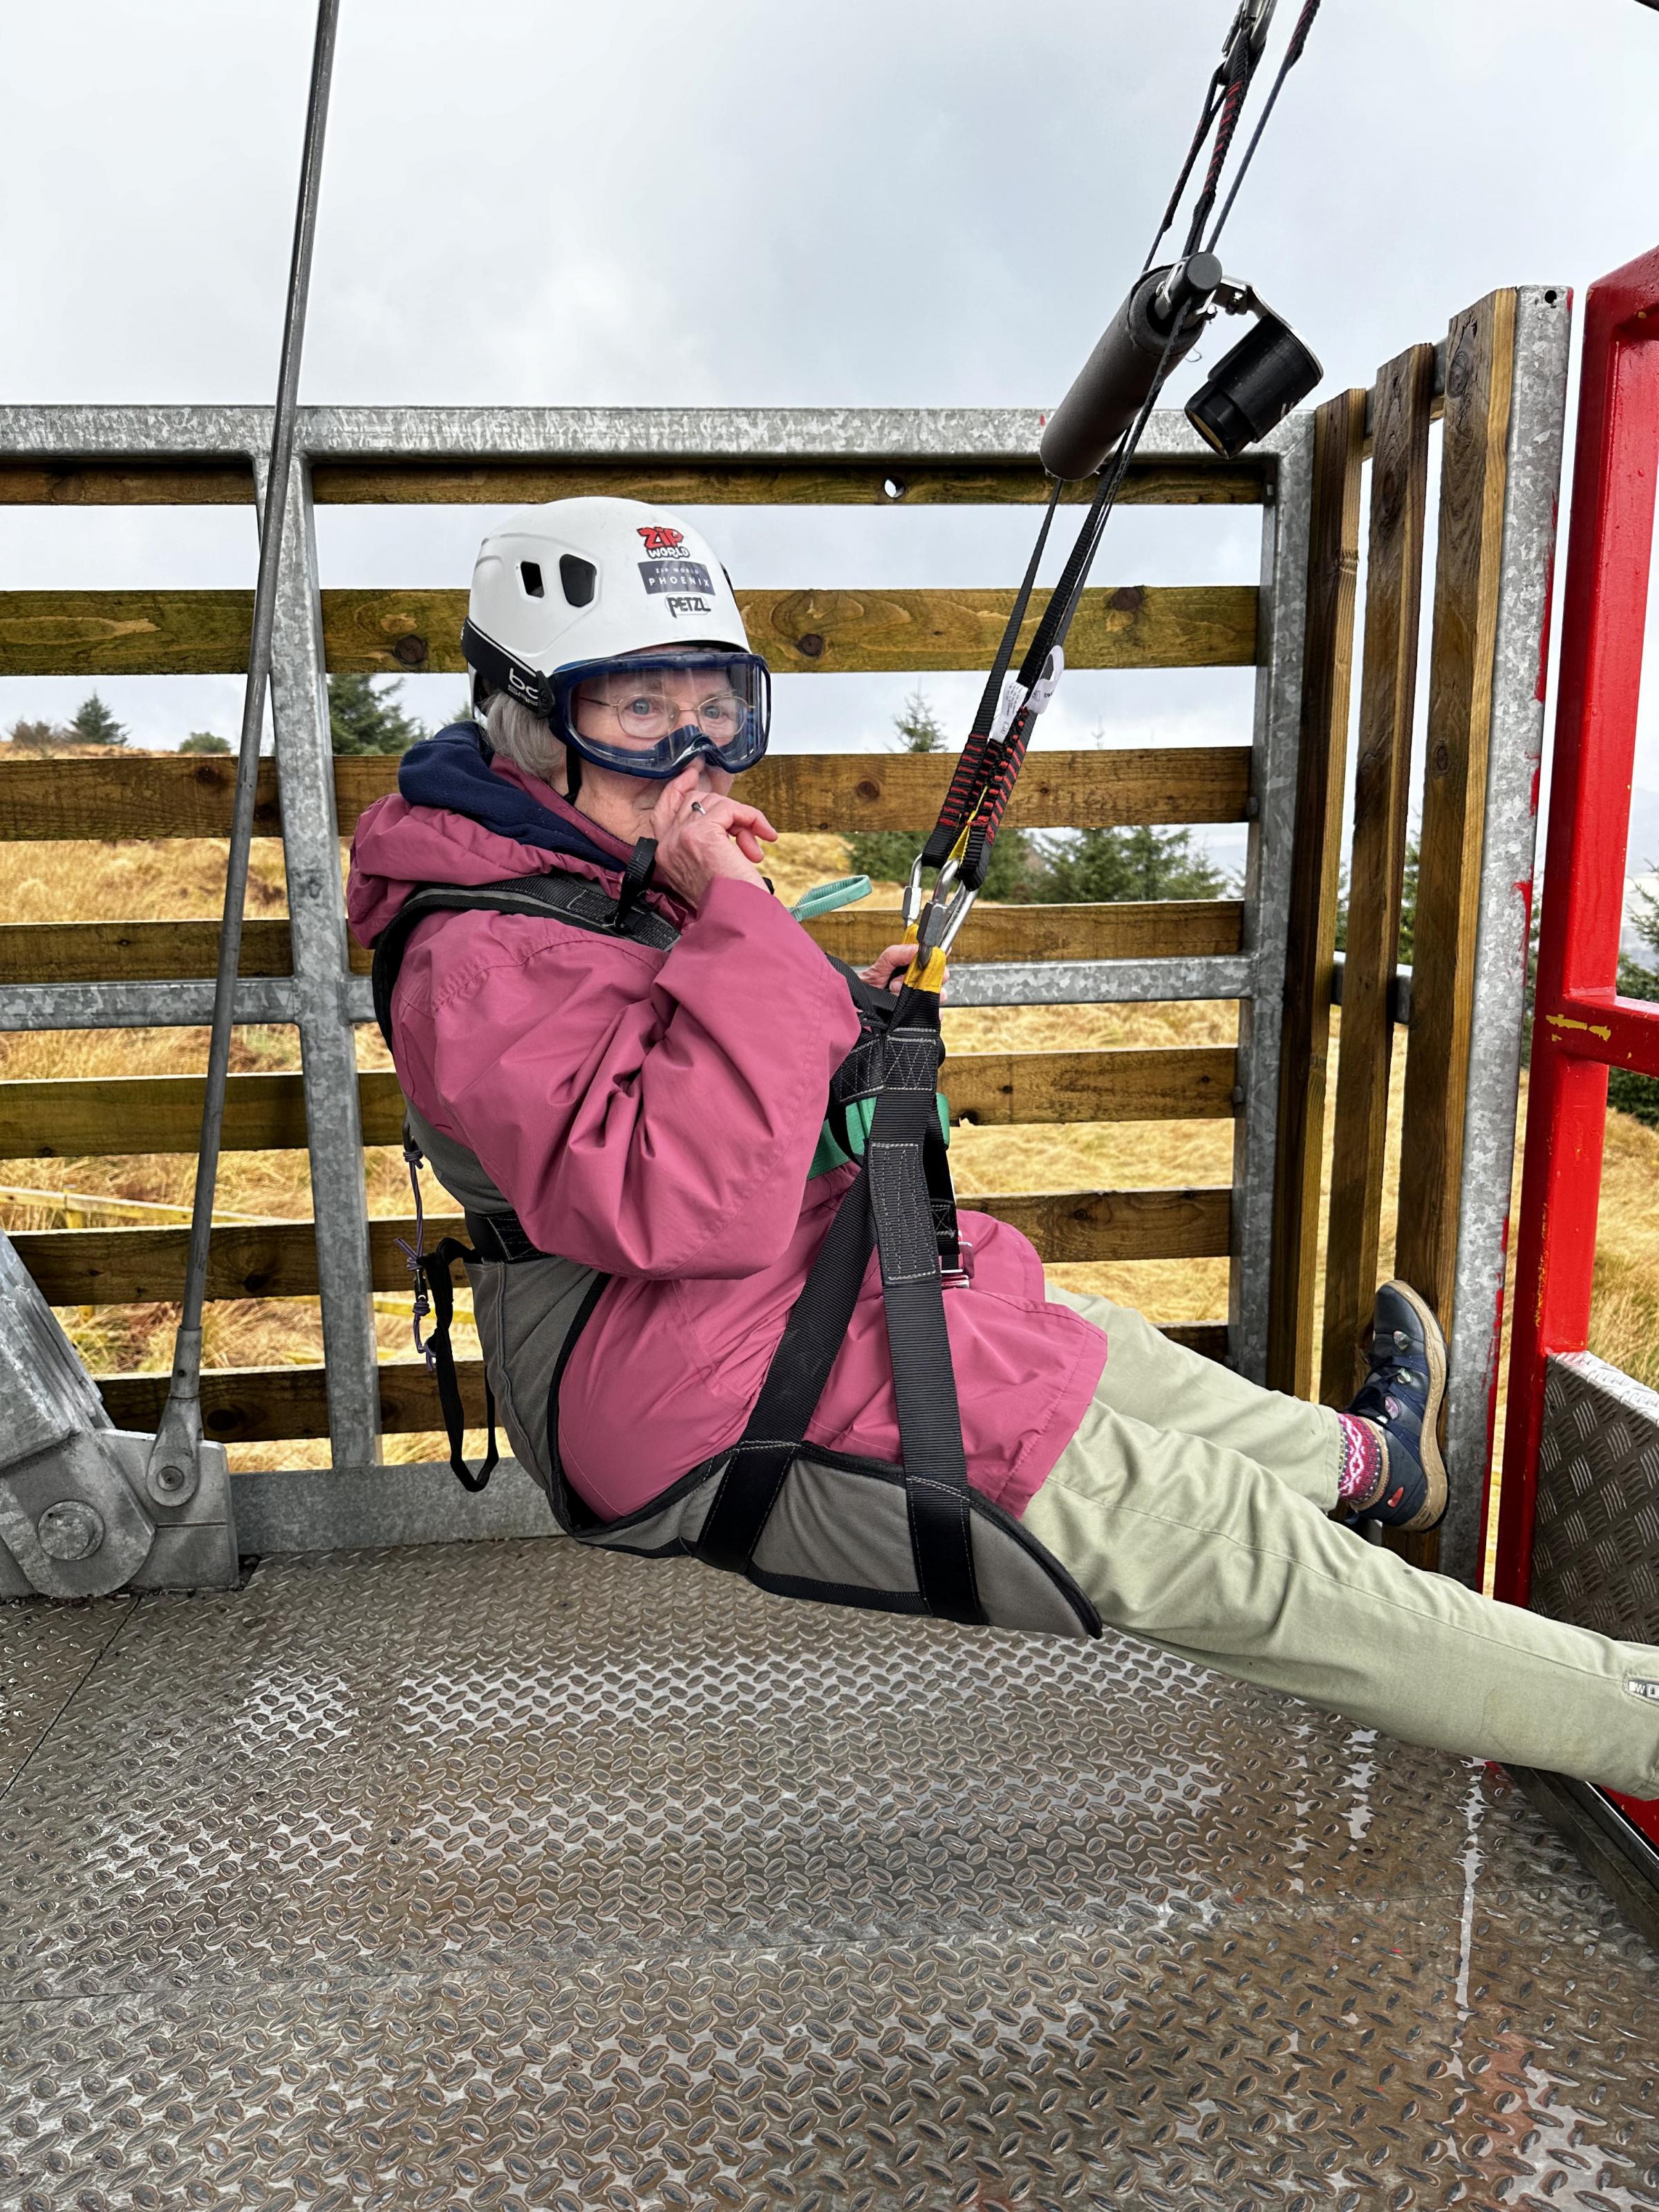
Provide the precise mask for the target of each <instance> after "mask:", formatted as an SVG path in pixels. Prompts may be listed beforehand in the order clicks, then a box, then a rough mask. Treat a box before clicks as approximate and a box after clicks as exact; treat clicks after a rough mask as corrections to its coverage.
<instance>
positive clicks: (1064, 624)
mask: <svg viewBox="0 0 1659 2212" xmlns="http://www.w3.org/2000/svg"><path fill="white" fill-rule="evenodd" d="M1655 4H1659V0H1655ZM1319 8H1320V0H1305V4H1304V8H1303V10H1302V14H1301V15H1300V17H1299V18H1298V20H1297V25H1296V27H1295V29H1294V30H1293V31H1292V33H1291V38H1290V42H1289V44H1288V46H1286V48H1285V55H1284V58H1283V60H1282V61H1281V62H1280V64H1279V72H1278V75H1277V76H1276V77H1275V78H1274V81H1273V88H1272V90H1271V92H1270V93H1269V94H1268V98H1267V106H1265V107H1264V109H1263V111H1262V114H1261V121H1260V122H1259V123H1258V124H1257V125H1256V128H1255V133H1254V135H1253V136H1252V137H1251V139H1250V142H1249V146H1248V147H1247V148H1246V149H1245V153H1244V157H1243V161H1242V163H1241V164H1240V167H1239V169H1238V172H1237V175H1236V176H1235V178H1234V179H1233V183H1232V187H1231V191H1229V193H1228V195H1227V198H1226V201H1225V204H1224V205H1223V207H1222V210H1221V213H1220V215H1219V216H1218V217H1217V219H1216V223H1215V228H1214V229H1213V230H1212V232H1211V234H1210V240H1209V244H1210V246H1211V248H1213V247H1214V245H1215V242H1216V240H1217V239H1218V238H1219V236H1220V234H1221V231H1222V228H1223V226H1224V225H1225V222H1226V220H1227V218H1228V216H1229V215H1231V212H1232V208H1233V204H1234V202H1235V201H1236V200H1237V197H1238V191H1239V186H1240V185H1242V184H1243V179H1244V175H1245V172H1246V171H1247V170H1248V169H1249V165H1250V162H1251V160H1252V159H1253V157H1254V155H1255V150H1256V148H1257V147H1258V146H1259V145H1260V144H1261V137H1262V133H1263V131H1265V130H1266V128H1267V120H1268V118H1269V117H1270V116H1271V114H1272V113H1273V106H1274V103H1275V102H1276V101H1277V100H1278V98H1279V92H1280V90H1281V89H1282V88H1283V86H1284V82H1285V78H1286V77H1287V76H1289V74H1290V72H1291V70H1292V69H1293V68H1294V67H1295V66H1296V64H1297V62H1298V61H1299V60H1300V59H1301V58H1302V53H1303V50H1304V47H1305V46H1306V45H1307V42H1308V33H1309V32H1310V29H1311V28H1312V27H1313V20H1314V17H1315V16H1316V15H1317V14H1318V12H1319ZM1252 15H1253V10H1252V9H1250V7H1249V5H1248V4H1247V5H1245V6H1243V7H1241V8H1240V9H1239V11H1238V13H1237V15H1236V17H1235V18H1234V21H1233V27H1232V30H1231V33H1230V34H1229V37H1228V41H1227V46H1226V48H1225V52H1224V54H1223V57H1222V60H1221V64H1220V66H1219V67H1218V69H1217V70H1216V71H1215V74H1214V75H1213V76H1212V78H1211V81H1210V84H1209V88H1208V89H1207V91H1206V94H1205V99H1204V109H1203V113H1202V116H1201V117H1200V122H1199V126H1198V130H1197V131H1196V132H1195V134H1194V138H1193V143H1192V144H1191V146H1190V147H1189V148H1188V153H1187V158H1186V160H1185V161H1184V162H1183V163H1182V169H1181V174H1180V177H1179V179H1178V180H1177V182H1176V189H1175V191H1174V192H1173V193H1172V194H1171V196H1170V204H1169V205H1168V207H1167V208H1166V209H1165V210H1164V220H1163V222H1161V223H1160V224H1159V226H1158V234H1157V235H1156V237H1154V239H1153V240H1152V247H1151V250H1150V251H1149V252H1148V253H1147V256H1146V261H1145V263H1144V264H1142V270H1141V274H1142V275H1143V276H1145V274H1146V270H1148V269H1150V268H1151V267H1152V264H1153V260H1154V258H1155V257H1156V255H1157V252H1158V247H1159V246H1160V245H1161V244H1162V243H1163V240H1164V234H1165V233H1166V232H1167V231H1168V230H1169V229H1170V225H1171V224H1172V223H1173V222H1174V221H1175V217H1176V210H1177V209H1178V208H1179V206H1180V204H1181V201H1182V196H1183V194H1184V193H1185V191H1186V190H1187V186H1188V184H1189V183H1190V181H1191V179H1192V175H1193V172H1194V169H1195V168H1196V167H1197V165H1198V157H1199V155H1200V152H1201V151H1202V149H1203V146H1204V143H1205V140H1206V137H1208V136H1209V134H1210V132H1211V131H1212V129H1213V130H1214V133H1215V138H1214V143H1213V145H1212V149H1211V154H1210V162H1209V167H1208V168H1207V170H1206V173H1205V179H1204V185H1203V188H1202V190H1201V191H1200V193H1199V196H1198V198H1197V200H1196V201H1195V202H1194V208H1193V214H1192V219H1191V222H1189V224H1188V232H1187V241H1186V246H1185V247H1184V249H1183V256H1182V258H1189V257H1190V256H1191V255H1192V254H1194V253H1195V252H1197V251H1198V250H1199V246H1200V240H1202V238H1203V234H1204V226H1205V224H1206V222H1207V221H1208V220H1209V217H1210V215H1211V213H1212V210H1213V209H1214V206H1215V202H1216V195H1217V193H1218V191H1219V189H1220V185H1221V179H1222V176H1223V174H1224V173H1225V168H1226V166H1227V160H1228V156H1229V155H1230V154H1231V149H1232V146H1233V142H1234V139H1235V137H1237V131H1238V125H1239V119H1240V118H1241V116H1242V115H1243V109H1244V105H1245V101H1246V100H1247V98H1248V96H1249V91H1250V88H1251V85H1252V83H1253V82H1254V79H1255V72H1256V69H1257V66H1258V64H1260V62H1261V52H1262V46H1261V42H1260V40H1258V39H1257V38H1256V37H1255V36H1253V35H1252V29H1253V26H1252ZM1260 28H1261V29H1262V31H1263V34H1264V35H1265V24H1264V25H1262V26H1261V27H1260ZM1182 324H1183V318H1182V316H1179V315H1176V316H1175V317H1172V319H1171V322H1170V333H1169V336H1168V337H1167V338H1166V339H1165V341H1164V352H1163V356H1162V357H1161V358H1160V360H1159V362H1158V369H1157V373H1156V374H1155V375H1154V376H1153V379H1152V388H1151V390H1150V391H1149V392H1148V393H1147V395H1146V401H1145V403H1144V404H1143V405H1142V407H1141V409H1140V411H1139V414H1138V415H1137V416H1136V417H1135V419H1134V421H1133V423H1132V424H1131V425H1130V427H1129V428H1128V430H1127V433H1126V434H1125V435H1124V436H1123V438H1122V439H1121V441H1120V442H1119V445H1118V448H1117V451H1116V453H1115V457H1114V458H1113V459H1112V461H1111V464H1110V466H1109V469H1108V470H1107V471H1105V472H1104V473H1103V476H1102V477H1101V481H1100V485H1099V488H1098V489H1097V491H1096V494H1095V496H1094V499H1093V501H1091V504H1090V506H1089V508H1088V511H1087V513H1085V516H1084V519H1083V522H1082V525H1081V526H1080V527H1079V531H1078V534H1077V537H1076V538H1075V540H1074V541H1073V546H1072V550H1071V552H1070V554H1069V555H1068V556H1067V557H1066V564H1065V567H1064V568H1063V569H1062V570H1061V572H1060V580H1059V582H1058V583H1057V584H1056V585H1055V586H1054V591H1053V592H1052V593H1051V594H1050V596H1049V600H1048V605H1047V607H1046V608H1045V609H1044V610H1043V613H1042V619H1041V621H1040V622H1039V623H1038V624H1037V626H1036V633H1035V635H1033V637H1032V640H1031V642H1030V645H1029V646H1028V647H1027V648H1026V651H1025V653H1024V658H1023V659H1022V660H1021V662H1020V667H1019V681H1020V683H1021V684H1022V685H1024V689H1025V690H1026V692H1027V693H1028V694H1029V693H1030V690H1031V689H1032V687H1033V686H1034V685H1035V684H1036V683H1037V681H1038V680H1039V678H1041V677H1042V674H1043V671H1044V670H1045V668H1046V666H1047V665H1048V659H1049V656H1050V655H1051V654H1052V653H1054V650H1055V649H1056V647H1063V646H1064V644H1065V642H1066V638H1067V636H1068V635H1070V632H1071V628H1072V624H1073V621H1074V620H1075V619H1076V616H1077V611H1078V609H1079V606H1080V605H1082V602H1083V592H1084V588H1085V585H1086V584H1087V582H1088V578H1089V572H1090V570H1091V568H1092V567H1093V565H1094V562H1095V558H1096V556H1097V554H1098V552H1099V550H1100V546H1101V542H1102V539H1103V536H1104V534H1105V529H1106V525H1107V522H1108V521H1109V519H1110V517H1111V514H1112V512H1113V510H1114V508H1115V505H1116V502H1117V497H1118V494H1119V492H1120V491H1121V489H1122V487H1123V483H1124V480H1125V478H1126V477H1127V474H1128V472H1129V469H1130V467H1131V465H1133V460H1134V458H1135V454H1136V453H1137V451H1138V449H1139V444H1140V441H1141V439H1142V437H1143V436H1144V435H1146V425H1147V423H1148V422H1150V421H1151V420H1152V410H1153V409H1154V408H1155V407H1156V406H1157V404H1158V399H1159V398H1160V397H1161V396H1162V393H1163V390H1164V383H1165V381H1166V380H1167V379H1168V377H1169V375H1170V369H1171V366H1172V356H1173V354H1174V350H1175V345H1176V338H1177V337H1178V336H1179V334H1180V332H1181V330H1182ZM1059 500H1060V484H1059V483H1055V485H1054V490H1053V492H1052V493H1051V494H1050V495H1049V500H1048V507H1047V510H1046V511H1045V513H1044V514H1043V518H1042V527H1041V529H1040V531H1039V532H1038V536H1037V544H1036V550H1035V552H1034V553H1033V554H1032V556H1031V559H1030V562H1029V564H1028V565H1027V568H1026V571H1025V577H1024V581H1023V583H1022V584H1021V586H1020V588H1019V591H1018V594H1017V595H1016V599H1015V602H1014V606H1013V609H1012V612H1011V614H1010V617H1009V620H1008V622H1007V623H1006V626H1005V628H1004V630H1003V634H1002V639H1001V642H1000V644H999V646H998V647H997V652H996V657H995V659H994V662H993V664H992V668H991V674H990V678H989V679H988V681H987V684H986V686H985V690H984V692H983V694H982V695H981V700H980V705H979V711H978V713H977V714H975V717H974V723H973V727H972V730H971V731H970V732H969V738H968V741H967V743H966V744H965V745H964V746H963V751H962V754H961V756H960V757H959V758H958V760H957V768H956V772H955V774H954V775H952V777H951V784H950V787H949V790H948V792H947V793H946V796H945V805H944V806H943V807H942V808H941V810H940V813H939V821H938V823H936V825H935V827H934V829H933V833H932V835H931V836H929V838H928V840H927V845H926V847H925V848H924V849H923V855H922V857H923V860H924V861H925V862H926V863H927V864H928V865H930V866H935V867H937V866H939V864H940V862H941V861H942V860H943V859H944V857H945V853H946V852H947V851H948V850H949V848H950V847H951V844H953V843H954V842H955V841H956V839H957V836H959V835H960V834H961V830H962V827H963V823H967V824H968V825H969V833H968V842H967V847H966V850H965V853H964V855H963V868H962V881H963V884H966V885H967V886H968V887H969V889H972V890H976V889H977V888H978V886H979V884H981V881H982V880H983V877H984V872H985V866H986V858H987V852H988V849H989V848H990V845H991V842H992V841H993V840H994V837H995V836H996V833H997V829H998V828H999V826H1000V823H1001V820H1002V817H1003V815H1004V813H1005V812H1006V810H1007V805H1008V800H1009V799H1010V797H1011V796H1012V791H1013V786H1014V781H1015V778H1016V777H1017V776H1018V773H1019V769H1020V767H1021V765H1022V763H1023V762H1024V757H1025V750H1026V746H1027V744H1028V743H1029V741H1030V730H1031V725H1032V723H1033V721H1034V720H1035V717H1034V715H1033V714H1031V712H1030V707H1029V704H1022V706H1021V708H1020V709H1019V711H1018V714H1016V715H1015V717H1014V720H1013V721H1012V725H1011V726H1010V727H1009V728H1008V730H1007V731H1006V732H1004V734H1003V737H1002V738H1001V740H1000V742H999V743H998V744H994V745H993V744H990V743H989V742H988V734H987V733H988V732H989V731H990V729H991V728H992V726H993V725H994V721H995V718H996V713H997V708H998V706H999V705H1000V700H1001V696H1002V690H1003V686H1004V684H1005V683H1006V679H1007V674H1008V670H1009V668H1010V667H1011V666H1012V661H1013V653H1014V648H1015V645H1016V643H1017V641H1018V635H1019V631H1020V629H1021V627H1022V625H1023V623H1024V620H1025V617H1026V613H1027V610H1028V608H1029V606H1030V597H1031V589H1032V586H1033V584H1034V583H1035V580H1036V573H1037V567H1038V563H1039V562H1041V560H1042V553H1043V550H1044V548H1045V546H1046V545H1047V543H1048V532H1049V529H1050V526H1052V524H1053V521H1054V513H1055V511H1056V508H1057V507H1058V504H1059Z"/></svg>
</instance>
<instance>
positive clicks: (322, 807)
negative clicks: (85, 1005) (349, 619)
mask: <svg viewBox="0 0 1659 2212" xmlns="http://www.w3.org/2000/svg"><path fill="white" fill-rule="evenodd" d="M255 468H256V471H258V477H259V483H258V490H259V495H260V497H261V499H263V498H264V497H265V496H266V495H267V494H266V486H265V484H264V471H263V467H262V466H261V465H260V463H259V461H258V458H257V456H256V459H255ZM271 714H272V718H273V720H274V722H275V725H276V773H277V781H278V786H279V787H280V790H281V793H282V808H283V858H284V862H285V866H286V871H287V876H288V902H289V927H290V930H291V933H292V940H293V947H294V996H293V1006H294V1019H295V1023H296V1024H297V1025H298V1028H299V1031H300V1054H301V1069H302V1072H303V1075H304V1081H305V1101H306V1127H307V1142H308V1148H309V1155H310V1163H311V1196H312V1212H313V1218H315V1221H316V1225H317V1229H316V1235H317V1281H318V1290H319V1295H320V1297H321V1300H322V1310H323V1358H324V1364H325V1366H326V1368H327V1370H328V1433H329V1446H330V1450H331V1455H332V1458H333V1462H334V1465H335V1466H336V1467H337V1468H339V1467H346V1466H362V1465H367V1464H370V1463H373V1462H375V1461H377V1460H378V1459H379V1457H380V1383H379V1375H378V1367H379V1353H378V1351H377V1348H376V1344H375V1338H374V1307H373V1304H372V1298H373V1291H374V1285H373V1282H372V1279H371V1273H370V1267H369V1254H368V1195H367V1191H366V1188H365V1183H364V1176H363V1139H362V1121H361V1119H360V1116H359V1114H358V1108H357V1048H356V1033H355V1031H354V1030H353V1027H352V1024H351V1021H350V1018H349V1003H348V999H347V985H348V982H349V969H348V964H347V961H348V955H347V939H346V916H345V885H344V880H343V876H342V873H341V868H340V834H339V825H338V822H337V817H336V814H335V807H334V756H333V750H332V747H331V744H330V740H329V714H328V681H327V672H326V670H325V666H324V659H323V611H322V598H321V593H320V590H319V584H318V575H317V533H316V529H315V525H314V520H313V511H312V500H311V465H310V461H309V459H308V458H307V454H306V453H305V451H304V449H303V433H302V443H301V450H300V451H299V452H297V453H295V459H294V466H293V470H292V472H291V474H290V476H289V484H288V511H287V513H286V516H285V517H284V527H283V566H282V571H281V576H280V580H279V583H278V587H277V599H276V632H275V635H274V638H273V641H272V649H271Z"/></svg>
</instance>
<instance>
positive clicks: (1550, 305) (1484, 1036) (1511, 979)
mask: <svg viewBox="0 0 1659 2212" xmlns="http://www.w3.org/2000/svg"><path fill="white" fill-rule="evenodd" d="M1571 323H1572V306H1571V295H1570V294H1569V293H1568V292H1567V291H1566V289H1565V287H1562V286H1559V285H1552V286H1549V287H1544V286H1539V285H1526V286H1523V287H1522V288H1521V289H1520V290H1519V291H1518V292H1517V294H1516V308H1515V368H1514V386H1513V392H1512V397H1511V399H1510V428H1509V441H1508V467H1507V471H1506V475H1505V479H1504V524H1503V539H1502V544H1501V549H1500V556H1499V557H1500V569H1499V579H1498V634H1497V638H1496V641H1495V645H1494V649H1493V668H1492V723H1491V736H1490V741H1489V745H1488V750H1487V764H1486V813H1485V836H1484V843H1483V845H1482V848H1481V857H1480V921H1479V926H1478V931H1477V936H1476V942H1475V973H1474V1012H1473V1018H1472V1020H1471V1024H1470V1030H1469V1073H1468V1103H1467V1105H1466V1107H1465V1109H1464V1120H1463V1181H1462V1190H1461V1192H1460V1194H1459V1200H1458V1216H1457V1272H1456V1277H1455V1289H1454V1291H1453V1297H1452V1329H1451V1338H1450V1342H1449V1347H1448V1349H1449V1363H1448V1370H1447V1380H1446V1466H1447V1472H1448V1474H1449V1480H1450V1504H1449V1505H1448V1507H1447V1510H1446V1518H1445V1521H1444V1522H1443V1525H1442V1529H1441V1541H1440V1563H1441V1567H1442V1570H1443V1572H1445V1573H1447V1574H1450V1575H1454V1576H1455V1577H1457V1579H1458V1580H1459V1581H1460V1582H1465V1583H1470V1584H1472V1585H1474V1586H1476V1587H1478V1586H1479V1584H1480V1575H1481V1564H1482V1554H1483V1551H1484V1544H1485V1535H1484V1522H1485V1513H1486V1476H1487V1470H1488V1467H1489V1464H1490V1459H1491V1453H1492V1427H1493V1415H1494V1412H1495V1408H1496V1404H1497V1399H1496V1392H1497V1388H1498V1349H1499V1345H1500V1342H1501V1340H1502V1335H1503V1319H1504V1262H1505V1260H1506V1257H1507V1255H1508V1251H1509V1223H1510V1184H1511V1180H1512V1177H1513V1175H1514V1170H1515V1131H1516V1112H1517V1109H1518V1105H1519V1101H1520V1088H1521V1039H1522V1028H1523V1026H1524V1020H1525V1013H1526V994H1527V955H1528V936H1529V933H1530V928H1531V922H1532V890H1533V867H1534V854H1535V849H1536V844H1537V833H1538V785H1539V777H1540V775H1541V769H1542V766H1543V757H1544V690H1545V685H1544V678H1545V668H1544V659H1545V655H1546V653H1547V647H1548V641H1549V603H1550V591H1551V586H1552V584H1553V578H1554V571H1555V535H1556V507H1557V501H1558V496H1559V490H1560V483H1561V458H1562V448H1563V445H1564V442H1565V432H1566V404H1567V361H1568V351H1569V345H1570V341H1571Z"/></svg>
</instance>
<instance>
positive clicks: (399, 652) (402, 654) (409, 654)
mask: <svg viewBox="0 0 1659 2212" xmlns="http://www.w3.org/2000/svg"><path fill="white" fill-rule="evenodd" d="M392 659H394V660H395V661H397V662H398V665H400V666H401V667H404V668H423V667H424V666H425V665H426V640H425V639H424V638H423V637H416V635H413V633H411V634H410V635H409V636H408V637H400V638H399V639H398V642H397V643H396V645H394V646H393V647H392Z"/></svg>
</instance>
